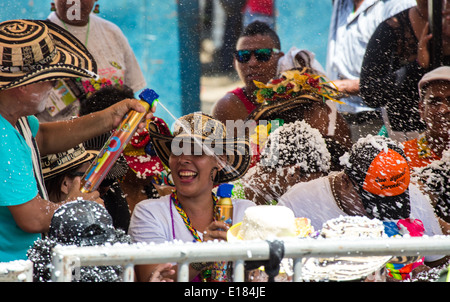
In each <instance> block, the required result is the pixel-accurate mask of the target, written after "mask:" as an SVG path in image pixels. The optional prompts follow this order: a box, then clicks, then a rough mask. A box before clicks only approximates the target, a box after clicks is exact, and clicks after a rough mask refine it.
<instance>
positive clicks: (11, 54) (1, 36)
mask: <svg viewBox="0 0 450 302" xmlns="http://www.w3.org/2000/svg"><path fill="white" fill-rule="evenodd" d="M0 53H1V56H0V90H5V89H9V88H14V87H18V86H23V85H28V84H32V83H37V82H42V81H49V80H55V79H61V78H73V77H75V78H77V77H85V78H92V77H96V76H97V75H96V72H97V64H96V62H95V60H94V58H93V56H92V55H91V54H90V53H89V51H88V50H87V48H86V47H85V46H84V45H83V43H81V42H80V41H79V40H78V39H77V38H75V37H74V36H73V35H72V34H70V33H69V32H68V31H66V30H64V29H63V28H61V27H59V26H58V25H55V24H53V23H51V22H50V21H43V20H10V21H5V22H2V23H0Z"/></svg>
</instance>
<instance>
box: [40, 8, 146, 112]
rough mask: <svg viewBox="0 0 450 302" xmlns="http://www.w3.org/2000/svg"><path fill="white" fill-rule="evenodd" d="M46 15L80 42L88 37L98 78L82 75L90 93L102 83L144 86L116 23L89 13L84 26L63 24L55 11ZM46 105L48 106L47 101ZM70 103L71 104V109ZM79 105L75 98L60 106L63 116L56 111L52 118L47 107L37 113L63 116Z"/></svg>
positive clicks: (84, 41) (131, 53) (136, 64)
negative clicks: (56, 113)
mask: <svg viewBox="0 0 450 302" xmlns="http://www.w3.org/2000/svg"><path fill="white" fill-rule="evenodd" d="M48 19H49V20H50V21H51V22H53V23H55V24H57V25H59V26H61V27H62V28H64V29H66V30H68V31H69V32H70V33H71V34H72V35H74V36H75V37H77V38H78V39H79V40H80V41H81V42H82V43H83V44H85V43H86V41H87V45H86V47H87V49H88V50H89V51H90V52H91V54H92V55H93V56H94V59H95V61H96V62H97V68H98V71H97V74H98V75H99V77H100V78H99V79H98V80H96V81H95V80H94V79H82V83H83V87H84V88H85V91H87V92H88V93H89V92H91V93H92V92H95V91H96V90H98V89H99V88H100V87H104V86H122V85H127V86H128V87H130V88H131V89H132V90H133V91H134V92H136V91H139V90H141V89H144V88H145V87H146V81H145V78H144V75H143V73H142V70H141V68H140V66H139V64H138V61H137V59H136V56H135V54H134V52H133V50H132V48H131V47H130V44H129V42H128V39H127V38H126V37H125V35H124V34H123V32H122V31H121V29H120V28H119V27H118V26H117V25H115V24H114V23H112V22H110V21H108V20H105V19H102V18H100V17H98V16H97V15H95V14H91V15H90V16H89V20H90V21H89V24H88V25H85V26H73V25H69V24H64V23H63V22H62V21H61V20H60V19H59V18H58V17H57V16H56V13H55V12H52V13H51V14H50V15H49V16H48ZM47 105H48V106H51V103H50V101H49V102H48V104H47ZM69 107H71V108H70V110H69ZM72 107H73V108H72ZM78 107H79V104H78V101H76V102H74V103H72V104H70V105H69V106H68V107H67V108H65V109H63V110H62V112H61V113H60V114H62V115H63V116H62V117H61V116H58V115H60V114H58V115H56V116H55V118H52V117H51V116H50V114H48V113H47V111H44V113H41V114H39V115H38V117H39V119H40V120H44V121H50V120H54V119H63V118H64V117H70V116H73V115H74V114H75V115H76V114H77V113H78ZM66 111H69V112H66Z"/></svg>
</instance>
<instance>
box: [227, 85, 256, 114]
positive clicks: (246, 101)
mask: <svg viewBox="0 0 450 302" xmlns="http://www.w3.org/2000/svg"><path fill="white" fill-rule="evenodd" d="M230 93H232V94H234V95H235V96H237V97H238V98H239V99H240V100H241V102H242V103H243V104H244V106H245V108H246V109H247V113H248V114H250V113H251V112H252V111H253V110H254V109H255V108H256V105H255V104H253V103H252V102H251V101H250V100H249V99H248V98H247V96H246V95H245V93H244V90H243V89H242V88H240V87H239V88H236V89H235V90H232V91H230Z"/></svg>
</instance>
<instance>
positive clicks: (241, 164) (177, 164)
mask: <svg viewBox="0 0 450 302" xmlns="http://www.w3.org/2000/svg"><path fill="white" fill-rule="evenodd" d="M175 127H176V128H175V130H174V135H171V136H168V135H164V134H162V133H160V132H159V131H158V130H159V128H158V127H157V126H156V125H154V124H152V123H150V125H149V132H150V137H151V139H152V143H153V146H154V148H155V151H156V153H157V154H158V156H159V158H160V159H161V161H162V162H163V163H164V165H165V166H167V167H169V168H170V171H171V174H172V178H173V181H174V184H175V188H176V190H175V191H174V192H172V194H170V195H167V196H164V197H161V198H160V199H157V200H155V199H148V200H144V201H141V202H140V203H138V204H137V205H136V208H135V209H134V212H133V216H132V218H131V223H130V228H129V234H130V235H131V237H132V239H133V240H134V241H135V242H147V243H150V242H154V243H163V242H170V241H174V240H181V241H184V242H202V241H208V240H226V231H224V230H227V229H228V227H227V225H226V224H225V223H223V222H220V221H215V219H214V207H215V204H216V201H217V197H216V195H215V194H214V193H213V192H212V191H213V188H214V186H215V185H217V184H219V183H225V182H230V181H233V180H236V179H238V178H240V177H241V176H242V175H243V174H245V172H246V171H247V169H248V168H249V165H250V158H251V157H250V146H249V144H248V142H247V141H246V140H242V141H240V140H237V139H232V140H229V139H227V138H226V128H225V126H224V125H223V124H222V123H221V122H219V121H218V120H216V119H214V118H212V117H210V116H208V115H206V114H203V113H193V114H189V115H186V116H183V117H181V118H180V119H178V120H177V123H176V126H175ZM254 205H255V204H254V203H253V202H251V201H249V200H243V199H235V200H233V223H237V222H239V221H241V220H242V218H243V213H244V211H245V209H246V208H248V207H250V206H254ZM194 267H195V268H194ZM154 268H155V265H142V266H137V267H136V273H137V277H138V280H139V281H148V280H149V279H150V277H151V275H152V272H153V270H154ZM204 269H205V266H203V265H193V266H192V267H191V269H190V277H191V279H194V278H195V277H197V276H199V277H200V278H204V275H203V273H204ZM162 275H163V277H169V278H174V276H169V274H164V273H163V274H162Z"/></svg>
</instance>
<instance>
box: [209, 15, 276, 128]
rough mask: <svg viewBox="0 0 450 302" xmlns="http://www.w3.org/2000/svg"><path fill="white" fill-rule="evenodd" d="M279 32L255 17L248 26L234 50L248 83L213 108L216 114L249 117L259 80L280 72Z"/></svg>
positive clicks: (237, 66) (236, 65)
mask: <svg viewBox="0 0 450 302" xmlns="http://www.w3.org/2000/svg"><path fill="white" fill-rule="evenodd" d="M280 49H281V43H280V39H279V37H278V34H277V33H276V32H275V31H274V30H273V29H271V28H270V26H269V25H267V24H266V23H264V22H261V21H255V22H253V23H251V24H249V25H248V26H247V27H246V28H244V30H243V32H242V33H241V35H240V37H239V38H238V41H237V43H236V51H235V52H234V53H233V55H234V60H233V66H234V68H235V69H236V71H237V73H238V76H239V78H240V80H241V81H242V82H243V83H244V87H239V88H237V89H235V90H233V91H230V92H228V93H226V95H225V96H223V97H222V98H221V99H219V100H218V101H217V102H216V104H214V107H213V109H212V115H213V117H214V118H216V119H218V120H220V121H221V122H223V123H226V121H227V120H233V121H236V120H245V118H246V117H247V115H248V114H249V113H250V112H251V111H252V110H253V109H255V108H256V106H257V102H256V97H255V96H254V94H253V93H254V91H255V90H256V86H255V83H254V82H253V81H258V82H262V83H267V82H268V81H269V80H270V79H272V78H273V77H275V76H276V74H277V65H278V60H279V59H280V58H281V57H282V56H283V55H284V53H283V52H282V51H280Z"/></svg>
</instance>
